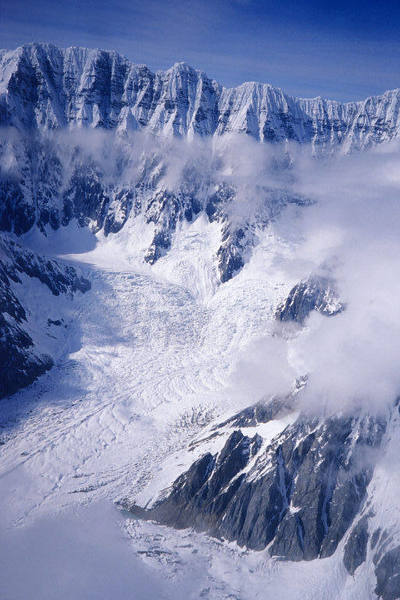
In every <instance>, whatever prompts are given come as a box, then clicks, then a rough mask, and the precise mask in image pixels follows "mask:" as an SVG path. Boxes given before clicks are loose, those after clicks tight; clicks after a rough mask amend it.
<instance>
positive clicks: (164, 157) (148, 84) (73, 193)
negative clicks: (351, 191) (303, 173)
mask: <svg viewBox="0 0 400 600" xmlns="http://www.w3.org/2000/svg"><path fill="white" fill-rule="evenodd" d="M399 101H400V92H399V91H398V90H395V91H392V92H387V93H386V94H384V95H383V96H379V97H376V98H369V99H368V100H366V101H365V102H356V103H354V102H353V103H346V104H341V103H338V102H334V101H328V100H323V99H322V98H316V99H313V100H304V99H296V98H292V97H290V96H288V95H286V94H285V93H284V92H283V91H282V90H280V89H278V88H273V87H272V86H270V85H267V84H258V83H245V84H243V85H241V86H239V87H237V88H232V89H227V88H224V87H223V86H221V85H220V84H218V83H217V82H216V81H214V80H212V79H209V78H208V77H207V76H206V75H205V74H204V73H202V72H200V71H197V70H195V69H192V68H191V67H189V66H188V65H186V64H184V63H177V64H175V65H174V66H173V67H172V68H171V69H169V70H168V71H165V72H158V73H155V74H154V73H152V72H151V71H150V70H149V69H148V68H147V67H145V66H143V65H135V64H133V63H131V62H130V61H128V60H127V59H126V58H124V57H122V56H120V55H119V54H117V53H115V52H106V51H100V50H88V49H84V48H68V49H66V50H62V49H59V48H56V47H54V46H51V45H46V44H32V45H27V46H24V47H22V48H19V49H17V50H15V51H5V50H3V51H1V53H0V125H1V133H0V154H1V171H0V198H1V204H0V230H2V231H7V232H13V233H16V234H17V235H22V234H24V233H26V232H27V231H29V230H30V229H31V228H32V227H35V226H37V227H38V228H39V229H40V230H41V231H42V232H43V233H44V232H45V231H46V228H50V229H57V228H59V227H63V226H66V225H68V224H69V223H70V222H71V220H76V221H77V222H78V223H79V224H80V226H82V227H84V226H87V225H90V227H91V228H92V229H93V230H94V231H99V230H103V231H104V234H105V235H109V234H115V233H117V232H119V231H120V230H121V228H122V227H123V226H124V224H125V223H126V221H127V220H128V219H129V217H135V216H138V215H142V216H143V217H144V219H145V221H146V222H147V223H149V224H151V226H153V229H154V235H153V240H152V242H151V244H150V245H149V247H148V249H147V251H146V252H145V253H144V256H143V258H144V260H145V261H147V262H148V263H150V264H153V263H154V262H156V261H157V260H158V259H159V258H160V257H162V256H163V255H164V254H165V253H166V252H168V250H169V248H170V247H171V244H172V238H173V234H174V231H175V229H176V226H177V224H178V223H179V222H181V221H189V222H190V221H192V220H193V219H195V218H196V216H197V215H199V214H200V213H204V214H205V215H206V217H207V219H208V220H209V221H218V222H220V223H221V225H222V231H221V244H220V247H219V248H218V249H217V253H216V254H217V255H216V262H217V264H218V271H219V277H220V280H221V281H222V282H225V281H227V280H229V279H230V278H231V277H232V276H233V275H234V274H235V273H236V272H238V271H239V270H240V269H241V267H243V265H244V264H245V262H246V260H247V257H248V255H249V253H250V252H251V248H252V247H253V246H254V244H255V242H256V230H257V227H260V226H265V224H266V223H268V221H269V220H270V219H271V218H273V217H274V216H276V214H278V213H279V211H280V210H281V208H282V206H284V205H286V204H287V203H290V202H295V203H300V204H301V203H304V202H305V200H304V199H303V198H299V197H298V196H297V195H296V194H295V193H294V191H293V189H292V188H291V187H290V185H288V182H287V181H282V180H281V181H279V183H277V182H276V181H273V177H272V172H273V173H274V177H276V173H277V172H280V173H281V175H282V169H283V168H284V167H286V168H290V159H288V154H287V144H290V143H297V144H304V145H309V146H310V147H311V148H312V151H313V152H314V153H315V154H317V155H318V154H321V153H322V154H324V153H331V152H335V151H341V152H350V151H353V150H358V149H366V148H369V147H370V146H372V145H375V144H377V143H381V142H384V141H388V140H392V139H396V138H397V136H398V134H399V121H398V119H399V116H398V115H399V111H398V110H397V108H396V107H398V105H399ZM89 130H91V133H92V135H89ZM93 130H95V131H96V132H97V134H98V135H97V136H96V135H94V134H93ZM67 131H69V132H74V133H70V134H69V135H67V134H66V132H67ZM134 132H136V133H137V132H142V133H143V134H144V135H145V138H146V140H147V141H146V140H145V139H144V138H143V137H142V138H140V141H139V138H138V137H137V136H136V137H132V134H133V133H134ZM101 133H103V134H104V136H103V137H102V135H101ZM106 133H107V135H106ZM241 134H247V135H245V137H247V138H249V139H253V140H256V141H258V142H259V141H261V142H272V143H273V144H274V145H275V147H280V148H281V152H280V153H279V151H278V152H277V154H276V156H275V158H274V161H275V162H273V161H272V159H270V164H269V168H265V177H264V180H263V181H262V184H261V185H260V184H259V182H258V183H257V185H256V184H255V183H254V181H253V180H252V179H253V178H252V177H251V174H250V176H248V177H247V189H245V190H244V192H243V190H241V189H239V188H240V184H239V183H238V181H237V180H235V174H236V173H237V171H238V168H237V167H238V163H239V164H240V162H243V161H238V160H236V162H235V161H232V160H231V162H227V159H226V154H227V153H226V152H223V151H222V149H221V144H222V142H220V143H218V142H216V140H222V139H224V136H226V135H229V136H235V135H241ZM146 136H147V137H146ZM148 136H150V137H151V138H152V140H153V141H152V142H150V141H149V139H150V138H149V137H148ZM154 136H155V138H154ZM241 137H242V140H243V136H241ZM171 138H179V139H182V140H200V139H202V140H204V141H205V140H208V141H209V140H214V142H213V143H212V142H210V141H209V142H208V146H207V145H205V146H204V147H203V148H202V149H201V150H199V148H198V147H196V145H195V144H194V143H192V145H191V147H190V148H189V146H184V147H180V148H177V147H176V146H173V145H172V144H171V142H170V143H169V144H168V142H167V141H166V139H167V140H168V139H169V140H171ZM231 139H232V137H231ZM135 140H136V142H135ZM241 143H242V142H241ZM232 144H233V142H232ZM195 148H197V151H196V152H195ZM225 151H226V148H225ZM242 153H243V156H246V157H248V159H249V157H251V154H252V150H251V148H250V147H249V148H247V149H246V148H243V147H242ZM224 155H225V158H223V157H224ZM231 159H232V157H231ZM177 164H178V165H179V169H178V173H177V172H176V171H177V168H176V165H177ZM264 167H265V165H264ZM239 170H240V169H239ZM242 180H243V178H242ZM242 187H243V183H242ZM238 197H240V198H241V199H242V198H243V197H246V199H247V200H249V201H251V202H250V203H249V204H251V206H252V214H249V210H248V209H249V206H248V205H246V210H243V209H241V210H239V211H237V210H233V209H232V204H234V203H235V200H237V199H238ZM232 213H233V214H232ZM239 215H240V217H239Z"/></svg>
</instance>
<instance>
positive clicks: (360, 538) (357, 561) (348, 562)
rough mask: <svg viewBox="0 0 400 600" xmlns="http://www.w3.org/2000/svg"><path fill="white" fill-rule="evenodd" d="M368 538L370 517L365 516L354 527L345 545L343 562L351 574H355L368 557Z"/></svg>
mask: <svg viewBox="0 0 400 600" xmlns="http://www.w3.org/2000/svg"><path fill="white" fill-rule="evenodd" d="M368 538H369V534H368V517H367V516H364V517H362V518H361V519H360V520H359V521H358V523H357V525H356V526H355V527H353V530H352V532H351V534H350V536H349V539H348V540H347V543H346V545H345V547H344V555H343V564H344V566H345V567H346V569H347V571H348V572H349V573H350V575H354V573H355V571H356V569H357V568H358V567H359V566H360V565H361V564H362V563H363V562H364V561H365V559H366V557H367V545H368Z"/></svg>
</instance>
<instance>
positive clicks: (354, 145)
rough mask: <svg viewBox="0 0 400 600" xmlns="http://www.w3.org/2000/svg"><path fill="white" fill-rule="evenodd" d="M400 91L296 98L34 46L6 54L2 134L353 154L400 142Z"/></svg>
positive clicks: (0, 91)
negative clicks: (85, 133) (150, 135)
mask: <svg viewBox="0 0 400 600" xmlns="http://www.w3.org/2000/svg"><path fill="white" fill-rule="evenodd" d="M399 103H400V90H398V89H397V90H393V91H388V92H386V93H385V94H383V95H382V96H376V97H371V98H368V99H366V100H365V101H362V102H348V103H340V102H336V101H331V100H325V99H322V98H320V97H318V98H313V99H302V98H293V97H291V96H288V95H287V94H285V93H284V92H283V91H282V90H281V89H279V88H274V87H272V86H271V85H268V84H261V83H255V82H247V83H243V84H242V85H240V86H238V87H237V88H231V89H227V88H224V87H223V86H221V85H220V84H219V83H218V82H216V81H214V80H212V79H209V78H208V77H207V75H206V74H205V73H203V72H201V71H197V70H195V69H193V68H191V67H190V66H188V65H187V64H185V63H176V64H175V65H174V66H173V67H171V68H170V69H168V70H167V71H159V72H157V73H152V72H151V71H150V70H149V69H148V68H147V67H146V66H144V65H136V64H133V63H131V62H130V61H128V60H127V59H126V58H124V57H122V56H120V55H119V54H117V53H116V52H108V51H103V50H90V49H87V48H74V47H73V48H67V49H60V48H57V47H55V46H52V45H48V44H30V45H26V46H23V47H21V48H18V49H16V50H12V51H9V50H2V51H0V124H1V125H2V126H13V127H17V128H19V129H33V130H36V129H38V130H43V129H58V128H65V127H68V128H71V127H92V128H104V129H108V130H117V131H118V132H121V133H124V132H129V131H133V130H138V129H148V130H151V131H154V132H162V133H165V134H170V135H175V136H189V137H193V136H195V135H200V136H220V135H223V134H227V133H245V134H248V135H250V136H252V137H254V138H255V139H257V140H260V141H267V142H286V141H297V142H300V143H310V144H312V146H313V147H314V149H315V150H316V151H317V152H319V151H328V152H329V151H332V150H334V149H335V148H337V147H340V148H342V150H343V151H344V152H349V151H352V150H356V149H365V148H368V147H370V146H371V145H374V144H378V143H381V142H384V141H390V140H393V139H397V138H398V136H399V123H400V121H399V119H400V117H399Z"/></svg>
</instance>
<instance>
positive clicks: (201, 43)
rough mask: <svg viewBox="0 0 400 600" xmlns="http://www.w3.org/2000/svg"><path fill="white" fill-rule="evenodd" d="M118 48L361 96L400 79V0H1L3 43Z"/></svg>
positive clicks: (229, 77) (336, 95) (227, 73)
mask: <svg viewBox="0 0 400 600" xmlns="http://www.w3.org/2000/svg"><path fill="white" fill-rule="evenodd" d="M31 41H46V42H52V43H54V44H57V45H60V46H72V45H80V46H90V47H100V48H106V49H115V50H118V51H119V52H121V53H123V54H125V55H126V56H128V58H130V59H131V60H132V61H134V62H140V63H146V64H147V65H149V67H150V68H152V69H154V70H156V69H164V68H167V67H169V66H171V65H172V64H173V63H174V62H176V61H181V60H184V61H186V62H188V63H189V64H191V65H193V66H194V67H197V68H201V69H202V70H204V71H206V72H207V73H208V75H209V76H211V77H214V78H216V79H218V80H219V81H220V82H221V83H223V84H225V85H227V86H232V85H237V84H239V83H242V82H243V81H254V80H255V81H264V82H268V83H272V84H273V85H276V86H279V87H282V88H283V89H284V90H285V91H287V92H288V93H290V94H294V95H297V96H317V95H321V96H325V97H329V98H333V99H337V100H352V99H361V98H364V97H366V96H368V95H371V94H377V93H381V92H383V91H385V90H386V89H391V88H395V87H400V0H397V1H395V2H394V1H392V0H381V1H368V0H366V1H364V2H362V1H359V2H355V1H353V0H348V1H347V2H344V1H342V0H335V1H334V0H332V1H331V2H324V1H323V0H319V1H315V0H310V1H305V0H297V1H293V0H288V1H285V0H282V1H281V2H278V1H270V0H265V1H261V0H230V1H228V0H213V1H207V0H203V1H199V0H194V1H192V0H186V1H183V0H170V1H168V0H164V1H163V0H147V1H142V2H139V1H137V0H131V1H128V0H114V1H112V0H108V1H104V0H98V1H95V0H65V2H60V1H59V0H53V1H52V0H0V47H5V48H14V47H16V46H18V45H21V44H23V43H25V42H31Z"/></svg>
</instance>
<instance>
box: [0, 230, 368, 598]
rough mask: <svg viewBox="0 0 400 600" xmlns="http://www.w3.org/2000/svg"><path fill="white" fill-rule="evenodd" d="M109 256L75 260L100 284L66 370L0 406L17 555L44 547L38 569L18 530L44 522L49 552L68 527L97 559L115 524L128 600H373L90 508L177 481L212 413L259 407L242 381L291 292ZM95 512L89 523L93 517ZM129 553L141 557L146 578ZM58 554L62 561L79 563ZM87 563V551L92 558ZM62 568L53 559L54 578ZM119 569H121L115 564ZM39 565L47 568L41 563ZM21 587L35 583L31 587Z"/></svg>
mask: <svg viewBox="0 0 400 600" xmlns="http://www.w3.org/2000/svg"><path fill="white" fill-rule="evenodd" d="M195 242H196V240H194V241H193V240H192V243H195ZM99 256H100V258H97V259H96V253H92V254H88V255H77V256H75V257H69V260H73V261H74V263H75V264H77V263H80V264H81V267H82V269H83V270H84V271H85V272H86V273H87V274H88V276H89V278H90V280H91V283H92V289H91V291H90V292H88V293H86V294H84V295H80V296H79V297H76V299H75V300H74V311H75V312H74V319H73V324H72V326H71V329H70V334H69V337H68V342H67V345H66V346H65V348H64V349H63V351H62V356H61V358H60V360H59V361H58V363H57V365H56V366H55V367H54V368H53V369H52V370H51V371H50V372H49V373H48V374H46V375H45V376H43V377H42V378H40V380H39V381H37V382H36V383H35V384H34V385H32V386H31V387H30V388H28V389H26V390H24V391H22V392H20V393H18V394H16V395H14V396H12V397H11V398H9V399H6V400H3V401H2V402H1V403H0V422H1V430H0V435H1V440H2V442H3V445H2V446H1V447H0V509H1V515H2V516H1V522H0V524H1V528H2V529H3V532H4V536H5V539H13V535H14V532H15V536H17V537H18V535H19V536H20V538H21V540H22V541H21V547H18V546H16V547H15V548H14V550H15V553H16V555H17V554H18V550H19V551H20V552H21V553H24V552H25V550H24V548H26V549H27V551H28V552H31V551H32V554H33V556H32V559H31V560H32V561H33V562H32V564H33V565H35V564H36V563H35V560H36V561H39V559H40V557H39V558H38V557H37V556H35V548H36V546H35V544H34V543H33V544H31V543H30V542H29V540H28V541H27V539H28V538H24V537H23V535H22V536H21V533H17V532H18V531H19V532H21V531H27V532H29V531H33V532H35V527H36V528H37V523H40V522H41V520H43V519H45V520H46V523H47V530H48V531H49V538H48V539H46V543H45V544H44V545H45V546H46V548H48V552H49V556H47V555H44V556H42V559H43V560H47V559H48V558H49V557H50V556H53V553H54V540H53V537H54V538H55V537H57V536H59V535H61V537H60V539H61V540H62V539H63V535H64V534H65V532H64V533H63V534H60V532H59V527H60V523H63V522H65V523H66V524H67V525H66V527H67V528H68V529H71V531H75V530H76V531H79V530H80V531H81V532H85V536H86V537H87V538H88V540H89V541H88V544H89V546H88V550H87V551H88V553H89V554H91V553H92V552H95V553H96V552H99V546H101V544H102V543H104V544H105V545H107V544H108V542H107V540H108V537H107V536H106V537H104V536H103V537H101V536H100V534H96V533H95V532H96V531H97V526H99V528H100V529H99V531H102V529H101V527H104V523H103V525H101V526H100V524H99V521H101V520H103V518H106V519H109V520H110V522H111V523H112V531H113V534H112V535H114V534H115V535H117V534H118V535H120V536H121V538H123V539H124V540H125V541H124V550H123V552H124V554H123V559H122V560H121V564H122V565H125V567H121V565H120V566H119V569H125V571H124V573H123V574H122V575H121V577H122V580H124V581H125V579H124V578H125V576H126V575H127V573H129V577H128V578H127V579H126V586H125V588H124V589H123V590H122V589H121V590H120V591H119V592H118V595H117V596H115V598H117V597H118V599H120V598H121V599H122V598H135V599H137V598H140V597H147V598H149V597H153V598H163V597H164V598H172V597H174V598H182V599H183V598H200V597H204V598H209V599H210V600H211V599H212V600H217V599H219V598H221V599H222V598H242V599H247V598H249V599H250V598H251V599H255V598H266V597H273V598H275V599H277V600H280V599H281V598H282V600H283V599H284V598H296V599H297V598H307V599H309V600H311V599H314V598H315V599H317V598H318V599H321V598H329V599H332V600H333V599H336V598H343V599H344V598H352V600H357V599H358V598H359V600H361V599H362V600H366V599H367V598H369V597H370V596H369V595H368V594H369V593H370V592H368V591H367V588H366V589H364V590H359V589H358V588H357V590H354V589H352V588H351V585H352V584H351V578H349V577H347V576H346V574H345V572H344V567H343V566H342V564H341V562H339V561H336V559H335V558H334V557H333V558H332V559H328V560H325V561H313V563H309V564H304V563H302V564H289V563H276V562H274V561H272V560H271V559H269V558H267V555H266V553H263V552H262V553H251V552H246V551H243V550H241V549H239V548H238V547H237V546H235V545H232V544H225V543H222V542H220V541H217V540H210V539H209V538H207V536H203V535H198V534H196V535H194V534H193V533H192V532H188V531H184V532H176V531H171V530H168V529H167V528H165V527H159V526H156V525H153V524H151V523H142V522H137V521H134V520H132V519H131V518H129V517H126V516H125V515H121V514H120V513H118V512H117V511H116V510H114V511H111V512H110V510H109V509H107V510H106V511H105V514H106V517H104V515H103V512H102V510H99V511H98V509H94V508H93V511H94V512H93V511H92V512H90V511H91V508H90V507H96V506H97V507H98V506H104V505H106V506H107V507H108V506H110V505H112V502H113V501H115V500H119V499H122V498H124V497H131V498H134V497H136V496H137V495H138V494H139V493H140V492H141V491H142V490H143V488H144V486H145V485H146V484H148V483H149V482H150V481H156V482H157V479H162V480H166V481H170V480H172V479H173V477H172V476H171V477H170V478H169V477H168V474H166V473H165V472H162V469H163V460H164V459H165V458H166V457H167V456H168V455H170V454H171V453H172V452H177V451H179V449H180V448H184V447H185V446H186V445H187V442H188V440H189V439H190V438H191V437H192V436H193V435H194V434H195V433H197V432H198V431H199V430H200V429H201V427H203V426H204V425H205V424H207V423H208V422H210V421H211V420H212V419H214V418H217V417H218V418H219V417H221V416H223V415H224V414H232V413H233V412H235V411H236V410H238V409H240V408H243V407H244V406H247V405H249V404H251V403H253V402H254V401H256V400H257V399H258V396H259V391H260V390H259V387H258V385H257V382H256V381H255V382H254V385H253V384H252V385H250V386H248V385H246V386H244V385H243V386H242V387H241V378H248V377H249V371H248V368H247V366H246V362H245V357H248V355H249V352H250V353H251V352H255V353H257V348H256V349H255V350H251V349H252V348H253V346H252V345H253V344H254V343H255V342H256V341H257V340H258V339H259V338H260V336H262V335H264V334H265V332H266V331H267V330H268V328H269V327H270V324H271V321H272V315H273V311H274V308H275V306H276V304H277V301H278V300H279V299H280V298H281V297H284V293H285V292H287V289H286V288H283V287H282V286H281V284H279V282H277V283H274V282H271V281H270V280H267V278H266V277H264V278H263V277H260V276H259V274H258V275H257V276H255V275H254V276H253V275H252V272H251V270H250V269H248V270H247V271H246V272H244V273H243V274H241V275H240V276H238V277H237V278H235V279H234V280H233V281H232V282H230V283H228V284H226V285H225V286H222V287H221V288H219V289H218V290H217V291H216V292H215V293H212V294H208V295H207V294H203V295H199V293H198V290H193V289H190V287H189V289H188V288H187V287H184V285H182V283H181V284H178V283H172V282H171V280H168V278H163V277H161V276H160V271H159V272H158V275H157V271H155V272H154V273H153V274H152V273H151V272H150V270H148V271H144V270H140V269H139V270H135V269H134V268H132V269H129V268H127V265H126V264H124V265H123V267H122V268H121V269H118V267H117V265H116V260H115V259H114V261H113V264H112V265H110V264H109V263H105V262H104V260H102V259H101V255H99ZM96 260H97V263H96ZM287 287H288V288H289V287H290V285H288V286H287ZM233 290H234V293H232V292H233ZM43 310H46V307H45V306H43ZM250 377H251V373H250ZM82 506H86V507H87V508H85V509H83V508H82ZM96 510H97V511H98V512H96ZM82 511H89V513H85V512H83V513H82ZM86 514H88V515H89V514H90V515H91V516H89V517H88V518H87V519H86V517H85V515H86ZM71 515H75V516H71ZM82 515H83V517H82ZM96 515H98V519H97V518H95V517H96ZM82 518H83V521H85V522H87V523H90V524H91V527H90V528H88V525H86V526H85V525H84V524H82ZM114 530H115V531H114ZM32 535H33V534H32ZM107 535H108V534H107ZM91 536H93V544H92V545H90V539H91ZM78 537H79V536H78ZM111 537H112V536H111ZM16 539H17V538H16ZM39 540H40V536H39ZM49 540H50V541H49ZM51 540H53V541H51ZM125 546H127V547H130V548H131V549H132V552H129V557H131V558H132V567H133V566H134V569H133V570H134V575H133V574H132V573H131V569H130V564H131V563H130V558H129V557H128V558H127V556H126V554H125ZM83 547H84V546H83ZM12 552H13V551H12V544H11V545H10V550H9V552H8V553H7V551H4V549H3V551H2V553H1V554H0V560H1V561H2V563H3V566H5V567H6V570H5V571H4V572H5V573H6V575H5V578H3V582H2V585H4V589H5V591H6V594H8V595H6V596H4V598H5V600H25V598H26V595H24V594H26V593H27V592H26V590H27V589H29V585H30V582H31V579H32V569H31V570H30V569H29V568H27V567H26V564H25V562H24V561H21V562H20V566H19V568H17V567H16V566H15V563H13V565H14V566H13V568H10V564H9V563H10V561H11V559H12V557H13V553H12ZM55 556H57V557H58V558H54V561H57V560H58V561H59V563H61V562H63V561H64V560H68V556H69V555H68V556H65V555H64V554H63V553H62V552H61V554H60V553H58V554H57V552H55ZM101 558H102V559H103V558H104V557H103V556H102V557H101ZM106 558H107V557H106ZM106 558H105V559H104V560H105V562H106V563H107V564H108V560H106ZM87 560H88V557H87V556H86V555H85V556H83V557H82V561H83V563H85V561H87ZM138 560H139V562H138ZM54 561H53V563H54ZM53 563H52V560H50V561H49V564H50V566H51V564H53ZM59 563H57V565H56V566H55V567H54V564H53V567H54V573H55V575H54V576H55V577H57V573H58V570H60V564H59ZM71 564H72V565H73V564H74V563H73V561H72V563H71ZM42 568H43V567H42ZM71 568H73V567H71ZM79 568H80V569H82V565H81V566H80V567H78V568H77V573H78V579H79V574H80V573H81V571H80V570H79ZM106 568H107V567H106ZM109 568H110V569H113V568H114V567H113V566H112V561H111V562H110V567H109ZM88 569H89V571H88V572H89V573H90V568H89V567H88ZM142 569H143V573H148V574H149V577H150V579H149V580H147V581H146V584H143V582H142V583H141V584H139V583H137V582H138V581H141V579H143V577H142V575H140V573H141V570H142ZM146 569H148V571H147V570H146ZM36 570H37V572H39V573H40V572H41V570H40V568H39V563H37V569H36ZM97 571H98V569H97ZM7 573H8V575H7ZM116 573H117V574H118V573H119V571H118V569H116ZM121 577H120V579H121ZM16 580H25V583H26V586H25V587H24V586H22V587H21V586H20V585H19V584H18V585H17V584H16ZM149 581H152V582H153V583H152V585H153V587H152V588H150V591H149ZM283 581H284V582H285V584H284V588H282V582H283ZM110 582H111V583H110ZM112 582H113V578H112V576H111V575H110V578H109V579H107V582H106V583H105V584H104V588H99V587H96V586H90V582H88V587H87V589H86V588H85V590H86V591H85V592H84V595H81V596H79V591H78V592H77V591H76V590H77V589H78V590H79V587H78V588H73V587H68V586H71V585H72V584H71V582H69V581H67V582H66V581H64V580H63V578H62V577H61V580H60V579H59V580H54V581H52V580H51V577H50V578H49V579H46V578H42V580H41V581H35V585H36V586H37V587H36V588H35V589H37V590H38V591H37V592H35V594H36V595H34V596H30V597H32V599H33V600H41V599H42V598H54V597H56V596H55V595H54V590H55V589H56V587H57V586H58V589H59V591H58V595H57V598H64V597H65V598H70V597H72V596H71V593H72V591H74V593H78V595H77V596H76V597H77V598H78V597H80V598H99V597H104V598H106V597H109V596H107V594H109V593H112V592H111V591H110V590H112V591H114V589H115V588H114V587H112V586H113V585H115V584H112ZM75 585H76V583H75ZM110 585H111V588H110V587H107V586H110ZM136 585H137V586H138V587H137V588H135V586H136ZM140 586H142V587H140ZM133 588H135V589H136V591H135V590H134V589H133ZM368 589H369V590H371V589H373V586H368ZM18 590H20V591H18ZM99 590H100V591H99ZM139 590H142V592H140V591H139ZM266 590H268V594H267V596H266ZM339 590H340V591H339ZM63 594H64V595H63ZM99 594H100V595H99ZM140 594H142V596H141V595H140ZM149 594H150V595H149Z"/></svg>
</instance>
